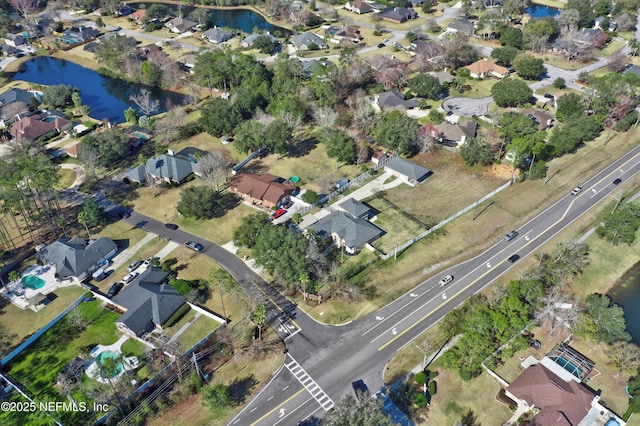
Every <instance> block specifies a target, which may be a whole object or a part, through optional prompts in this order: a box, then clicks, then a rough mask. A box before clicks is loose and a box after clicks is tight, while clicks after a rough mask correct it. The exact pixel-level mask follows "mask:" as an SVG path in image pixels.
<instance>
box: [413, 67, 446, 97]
mask: <svg viewBox="0 0 640 426" xmlns="http://www.w3.org/2000/svg"><path fill="white" fill-rule="evenodd" d="M409 88H410V89H411V91H412V92H413V93H415V94H416V95H417V96H420V97H421V98H429V99H438V98H439V97H441V95H442V90H443V88H442V85H441V84H440V80H438V78H437V77H434V76H432V75H429V74H422V73H421V74H418V75H416V76H415V77H413V78H412V79H411V81H410V82H409Z"/></svg>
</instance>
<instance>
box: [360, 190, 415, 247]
mask: <svg viewBox="0 0 640 426" xmlns="http://www.w3.org/2000/svg"><path fill="white" fill-rule="evenodd" d="M367 203H368V204H369V205H370V206H371V207H373V208H374V209H376V210H377V211H378V212H379V213H377V215H376V216H377V218H376V220H375V222H374V224H375V225H376V226H378V227H380V228H382V229H384V231H385V232H386V234H384V235H383V236H382V237H380V238H379V239H377V240H376V241H374V243H373V246H374V247H375V248H377V249H378V250H380V251H381V252H383V253H390V252H391V251H393V249H394V247H395V245H396V243H397V244H402V243H404V242H405V241H408V240H410V239H411V238H414V237H415V236H417V235H418V234H420V232H423V231H425V230H426V226H424V225H421V224H420V223H418V222H416V221H415V220H412V219H411V218H408V217H407V216H405V215H404V214H403V213H402V211H399V210H397V209H396V208H394V207H393V206H391V205H389V203H385V202H384V200H382V199H379V198H374V199H372V200H369V201H367Z"/></svg>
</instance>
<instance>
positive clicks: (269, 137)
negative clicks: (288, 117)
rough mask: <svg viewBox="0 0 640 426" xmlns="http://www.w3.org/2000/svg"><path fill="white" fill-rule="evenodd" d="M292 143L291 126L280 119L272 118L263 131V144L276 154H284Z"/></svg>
mask: <svg viewBox="0 0 640 426" xmlns="http://www.w3.org/2000/svg"><path fill="white" fill-rule="evenodd" d="M292 143H293V132H292V130H291V127H289V125H288V124H287V123H285V122H284V121H282V120H273V121H272V122H271V123H269V124H268V125H267V128H266V129H265V131H264V145H265V146H266V147H268V148H271V149H273V151H274V152H275V153H276V155H278V156H280V155H285V154H287V153H288V152H289V148H290V147H291V144H292Z"/></svg>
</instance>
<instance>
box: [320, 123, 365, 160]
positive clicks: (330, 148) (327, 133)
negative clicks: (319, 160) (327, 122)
mask: <svg viewBox="0 0 640 426" xmlns="http://www.w3.org/2000/svg"><path fill="white" fill-rule="evenodd" d="M319 139H320V141H321V142H322V143H323V144H324V145H325V147H326V148H327V155H328V156H329V157H330V158H334V159H335V160H336V169H337V168H338V165H339V163H351V162H353V160H354V157H355V154H356V144H355V142H354V141H353V139H352V138H351V137H350V136H349V135H347V134H346V133H345V132H343V131H341V130H335V129H327V128H325V129H323V130H322V133H321V134H320V138H319Z"/></svg>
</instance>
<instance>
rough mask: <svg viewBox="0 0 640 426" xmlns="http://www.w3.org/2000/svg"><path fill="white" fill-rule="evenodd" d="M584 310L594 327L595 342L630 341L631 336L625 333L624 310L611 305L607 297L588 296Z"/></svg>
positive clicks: (598, 295) (600, 295) (599, 295)
mask: <svg viewBox="0 0 640 426" xmlns="http://www.w3.org/2000/svg"><path fill="white" fill-rule="evenodd" d="M585 309H586V311H587V313H588V314H589V317H590V318H591V320H592V321H593V323H594V325H595V332H594V337H595V338H596V339H597V340H600V341H603V342H607V343H614V342H617V341H619V340H621V341H625V342H628V341H629V340H631V336H630V335H629V333H628V332H627V331H626V330H627V325H626V322H625V319H624V310H623V309H622V307H620V306H618V305H616V304H612V303H611V299H610V298H609V297H608V296H605V295H602V294H590V295H588V296H587V298H586V299H585Z"/></svg>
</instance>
